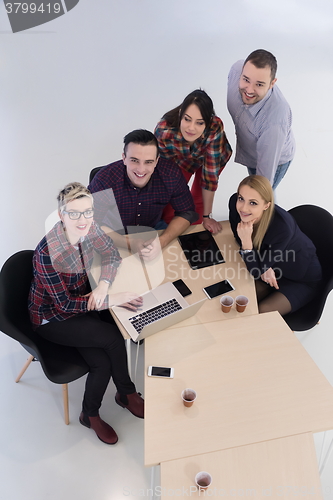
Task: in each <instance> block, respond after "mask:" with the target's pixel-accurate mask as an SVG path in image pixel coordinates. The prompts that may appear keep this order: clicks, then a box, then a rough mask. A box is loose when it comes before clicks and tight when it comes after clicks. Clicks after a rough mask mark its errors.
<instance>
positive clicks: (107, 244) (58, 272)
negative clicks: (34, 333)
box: [28, 221, 121, 328]
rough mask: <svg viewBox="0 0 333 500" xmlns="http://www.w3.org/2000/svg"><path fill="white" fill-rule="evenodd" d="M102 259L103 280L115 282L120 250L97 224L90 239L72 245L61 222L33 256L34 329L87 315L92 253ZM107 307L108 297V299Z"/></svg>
mask: <svg viewBox="0 0 333 500" xmlns="http://www.w3.org/2000/svg"><path fill="white" fill-rule="evenodd" d="M94 250H95V251H96V252H97V253H98V254H100V255H101V275H100V280H103V279H105V280H107V281H109V282H110V283H111V282H112V281H113V280H114V278H115V276H116V273H117V268H118V266H119V264H120V262H121V257H120V255H119V253H118V250H117V249H116V247H115V246H114V244H113V242H112V240H111V238H109V237H108V236H107V235H106V234H105V233H104V232H103V231H102V230H101V229H100V228H99V227H98V226H97V225H96V224H95V223H94V222H93V223H92V225H91V228H90V230H89V233H88V235H87V236H86V237H85V238H84V239H83V240H82V241H81V243H79V244H78V247H74V246H73V245H71V244H70V243H69V242H68V240H67V238H66V235H65V232H64V229H63V225H62V223H61V222H60V221H59V222H58V223H57V224H56V225H55V226H54V227H53V228H52V229H51V231H50V232H49V233H47V235H46V236H44V238H43V239H42V240H41V242H40V243H39V244H38V246H37V248H36V250H35V253H34V256H33V280H32V283H31V288H30V294H29V304H28V307H29V311H30V320H31V323H32V324H33V326H34V328H37V327H38V326H40V325H41V324H42V321H43V319H46V320H48V321H63V320H65V319H68V318H71V317H72V316H75V315H76V314H80V313H86V312H87V304H88V299H89V297H83V295H85V294H86V293H88V292H89V291H90V287H89V281H88V276H87V273H88V272H89V270H90V268H91V264H92V260H93V251H94ZM104 306H105V307H107V297H106V299H105V304H104Z"/></svg>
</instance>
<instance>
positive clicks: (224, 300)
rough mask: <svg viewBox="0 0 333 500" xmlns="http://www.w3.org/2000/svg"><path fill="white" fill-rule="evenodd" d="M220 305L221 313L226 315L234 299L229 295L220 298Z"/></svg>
mask: <svg viewBox="0 0 333 500" xmlns="http://www.w3.org/2000/svg"><path fill="white" fill-rule="evenodd" d="M220 304H221V309H222V311H223V312H224V313H228V312H230V310H231V308H232V306H233V304H234V299H233V298H232V297H231V296H230V295H224V296H223V297H221V298H220Z"/></svg>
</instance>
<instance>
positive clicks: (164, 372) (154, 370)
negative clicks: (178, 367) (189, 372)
mask: <svg viewBox="0 0 333 500" xmlns="http://www.w3.org/2000/svg"><path fill="white" fill-rule="evenodd" d="M171 370H172V368H166V367H164V366H151V367H149V372H148V374H149V375H151V376H152V377H166V378H171V376H172V375H171Z"/></svg>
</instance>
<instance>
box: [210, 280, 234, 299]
mask: <svg viewBox="0 0 333 500" xmlns="http://www.w3.org/2000/svg"><path fill="white" fill-rule="evenodd" d="M231 290H235V289H234V287H233V286H232V284H231V283H230V281H229V280H223V281H219V283H214V285H209V286H206V287H205V288H203V291H204V292H205V294H206V295H207V297H208V298H209V299H213V298H214V297H217V296H218V295H223V294H224V293H227V292H231Z"/></svg>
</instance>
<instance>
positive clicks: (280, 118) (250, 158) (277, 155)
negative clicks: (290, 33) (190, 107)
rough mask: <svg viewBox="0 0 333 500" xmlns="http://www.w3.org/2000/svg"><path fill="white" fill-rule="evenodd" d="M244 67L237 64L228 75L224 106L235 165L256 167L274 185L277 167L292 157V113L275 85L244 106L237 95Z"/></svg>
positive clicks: (238, 94) (238, 62)
mask: <svg viewBox="0 0 333 500" xmlns="http://www.w3.org/2000/svg"><path fill="white" fill-rule="evenodd" d="M243 64H244V61H237V62H236V63H235V64H234V65H233V66H232V68H231V70H230V73H229V76H228V97H227V105H228V110H229V113H230V114H231V117H232V119H233V121H234V124H235V129H236V136H237V144H236V156H235V162H237V163H241V164H242V165H245V166H247V167H249V168H255V169H256V173H257V174H258V175H263V176H264V177H267V179H269V180H270V182H271V184H273V180H274V175H275V171H276V168H277V166H278V165H283V164H284V163H287V162H288V161H291V160H292V159H293V157H294V153H295V140H294V136H293V133H292V130H291V123H292V113H291V109H290V107H289V104H288V103H287V101H286V100H285V98H284V97H283V95H282V93H281V91H280V89H279V88H278V87H277V86H276V85H274V86H273V87H272V88H271V89H270V90H269V91H268V92H267V94H266V95H265V97H264V98H263V99H261V101H259V102H257V103H255V104H244V103H243V100H242V97H241V95H240V92H239V79H240V76H241V74H242V69H243Z"/></svg>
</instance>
